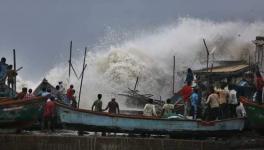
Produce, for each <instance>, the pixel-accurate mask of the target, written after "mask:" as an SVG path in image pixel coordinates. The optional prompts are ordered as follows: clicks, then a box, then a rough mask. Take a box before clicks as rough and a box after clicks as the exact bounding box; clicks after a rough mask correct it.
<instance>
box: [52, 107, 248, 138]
mask: <svg viewBox="0 0 264 150" xmlns="http://www.w3.org/2000/svg"><path fill="white" fill-rule="evenodd" d="M57 110H58V113H59V116H60V121H61V122H62V123H63V124H64V125H66V127H70V128H74V129H78V130H87V131H108V132H128V133H152V134H175V133H179V132H199V133H200V132H207V133H208V132H221V131H224V132H229V131H241V130H243V129H244V119H243V118H238V119H229V120H225V121H211V122H204V121H196V120H180V119H160V118H153V117H144V116H131V115H114V114H108V113H97V112H92V111H88V110H81V109H78V110H77V109H72V108H69V107H67V106H63V105H58V107H57Z"/></svg>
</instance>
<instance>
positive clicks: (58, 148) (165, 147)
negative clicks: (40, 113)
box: [0, 135, 264, 150]
mask: <svg viewBox="0 0 264 150" xmlns="http://www.w3.org/2000/svg"><path fill="white" fill-rule="evenodd" d="M249 148H257V149H262V148H263V149H264V139H254V140H246V141H245V140H244V141H243V142H241V141H232V144H231V141H229V140H228V141H210V140H209V141H207V140H205V141H203V140H201V141H200V140H175V139H157V138H128V137H80V136H38V135H0V150H175V149H179V150H218V149H219V150H226V149H232V150H234V149H249Z"/></svg>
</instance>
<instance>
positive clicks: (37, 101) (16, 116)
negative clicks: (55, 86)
mask: <svg viewBox="0 0 264 150" xmlns="http://www.w3.org/2000/svg"><path fill="white" fill-rule="evenodd" d="M44 103H45V98H42V97H38V98H33V99H31V100H15V101H13V100H12V101H6V102H3V103H0V128H1V129H9V128H11V129H12V128H13V129H18V128H19V129H21V128H25V127H30V126H31V125H32V124H33V123H34V122H36V121H37V119H38V117H39V115H40V114H39V113H40V110H41V108H42V106H43V104H44Z"/></svg>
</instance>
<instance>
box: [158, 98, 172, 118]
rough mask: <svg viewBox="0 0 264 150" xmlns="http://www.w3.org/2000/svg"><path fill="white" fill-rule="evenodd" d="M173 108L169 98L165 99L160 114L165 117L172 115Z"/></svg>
mask: <svg viewBox="0 0 264 150" xmlns="http://www.w3.org/2000/svg"><path fill="white" fill-rule="evenodd" d="M173 110H174V105H173V104H171V100H170V99H167V101H166V104H164V105H163V107H162V112H161V116H162V117H164V118H167V117H169V116H171V115H172V113H173Z"/></svg>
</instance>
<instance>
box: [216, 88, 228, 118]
mask: <svg viewBox="0 0 264 150" xmlns="http://www.w3.org/2000/svg"><path fill="white" fill-rule="evenodd" d="M217 92H218V93H219V104H220V107H219V108H220V116H221V119H225V118H227V113H228V109H227V107H228V106H227V100H228V97H229V91H228V90H225V84H222V85H221V89H220V90H217Z"/></svg>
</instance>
